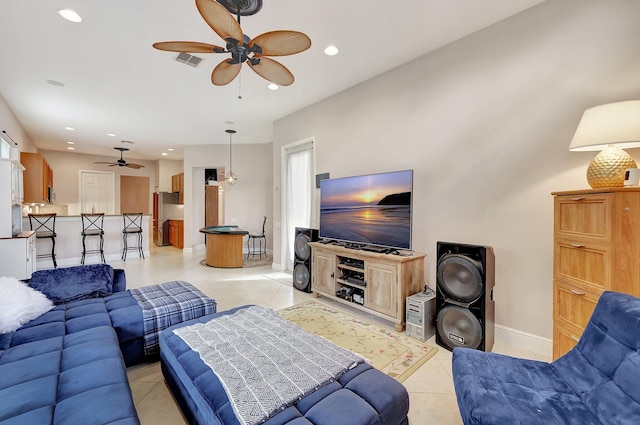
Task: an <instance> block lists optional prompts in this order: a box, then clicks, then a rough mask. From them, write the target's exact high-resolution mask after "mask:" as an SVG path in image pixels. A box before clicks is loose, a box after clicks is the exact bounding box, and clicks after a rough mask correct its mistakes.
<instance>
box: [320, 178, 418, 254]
mask: <svg viewBox="0 0 640 425" xmlns="http://www.w3.org/2000/svg"><path fill="white" fill-rule="evenodd" d="M412 186H413V170H406V171H396V172H391V173H381V174H370V175H365V176H355V177H344V178H338V179H328V180H322V181H321V183H320V237H322V238H325V239H336V240H341V241H349V242H355V243H363V244H371V245H380V246H387V247H394V248H404V249H409V248H410V247H411V194H412Z"/></svg>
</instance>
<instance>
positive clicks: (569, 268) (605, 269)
mask: <svg viewBox="0 0 640 425" xmlns="http://www.w3.org/2000/svg"><path fill="white" fill-rule="evenodd" d="M611 264H612V258H611V248H610V247H609V246H607V245H595V244H586V243H582V242H576V241H567V240H556V242H555V244H554V265H553V277H554V279H556V280H560V281H563V282H566V283H570V284H572V285H576V286H578V287H580V288H581V289H585V290H587V291H592V292H602V291H603V290H605V289H611V285H612V281H613V278H612V274H613V271H612V266H611Z"/></svg>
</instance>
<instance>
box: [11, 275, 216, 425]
mask: <svg viewBox="0 0 640 425" xmlns="http://www.w3.org/2000/svg"><path fill="white" fill-rule="evenodd" d="M98 269H99V270H98ZM89 276H90V277H89ZM62 277H64V279H66V280H62V281H61V280H57V278H62ZM86 278H89V279H97V280H102V282H101V283H100V284H97V282H95V281H92V282H85V285H79V287H81V288H84V289H81V291H80V292H82V291H84V290H85V289H86V288H91V289H90V290H89V291H88V292H89V293H88V294H85V295H82V296H80V297H81V298H84V299H76V300H74V301H70V302H65V301H66V300H57V301H58V305H56V306H55V307H54V308H53V309H51V310H49V311H48V312H46V313H44V314H43V315H41V316H40V317H38V318H37V319H34V320H32V321H30V322H28V323H26V324H24V325H23V326H22V327H21V328H19V329H18V330H16V331H15V332H11V333H5V334H0V424H1V425H10V424H11V425H13V424H34V425H35V424H37V425H44V424H55V425H65V424H69V425H90V424H96V425H98V424H99V425H103V424H114V425H116V424H117V425H127V424H139V420H138V417H137V414H136V410H135V407H134V403H133V399H132V395H131V390H130V388H129V384H128V380H127V373H126V366H127V365H132V364H136V363H138V362H140V361H142V360H144V359H146V358H148V357H146V356H145V352H144V344H145V342H144V326H143V309H142V308H141V306H140V305H139V303H138V301H137V300H136V299H135V298H134V297H133V296H132V294H131V292H130V291H126V290H125V289H126V279H125V275H124V271H122V270H113V269H111V267H110V266H108V265H105V264H100V265H90V266H79V267H72V268H68V269H55V270H47V271H43V272H36V273H34V275H33V277H32V281H31V282H30V283H32V284H33V285H34V286H36V287H40V289H45V291H47V290H48V289H46V287H47V286H50V285H56V284H57V285H62V286H64V285H65V284H68V285H70V286H73V285H74V284H76V283H78V282H82V281H83V280H84V279H86ZM107 280H108V282H107ZM43 285H44V286H43ZM186 285H188V284H186ZM158 286H160V285H154V287H158ZM52 287H53V286H52ZM96 287H101V288H108V290H107V292H111V295H106V296H100V294H99V292H101V291H98V292H96V291H94V289H95V288H96ZM49 289H51V288H49ZM67 289H68V288H67ZM193 289H194V290H195V288H193ZM64 291H66V289H64V290H63V291H62V292H61V291H57V292H56V290H55V289H51V291H50V292H51V293H52V294H53V293H57V295H61V294H62V296H63V297H67V296H70V297H71V298H78V296H79V295H78V293H77V292H78V291H75V293H69V294H66V293H64ZM195 291H196V292H197V293H196V292H194V294H195V295H194V296H195V297H198V298H201V297H203V295H202V294H201V293H199V291H197V290H195ZM52 296H54V295H52ZM96 296H97V297H96ZM86 297H89V298H86ZM204 298H206V297H204ZM206 300H208V301H209V305H210V306H211V305H213V311H215V302H214V301H213V300H211V299H209V298H206ZM196 317H197V316H196ZM156 357H157V353H156Z"/></svg>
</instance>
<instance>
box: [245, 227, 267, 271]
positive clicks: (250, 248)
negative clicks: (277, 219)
mask: <svg viewBox="0 0 640 425" xmlns="http://www.w3.org/2000/svg"><path fill="white" fill-rule="evenodd" d="M265 224H267V216H264V221H263V222H262V232H261V233H249V239H247V260H248V259H249V256H253V255H258V254H259V255H260V259H261V260H262V254H264V256H265V257H266V256H267V235H265V233H264V226H265ZM256 241H258V243H259V247H260V248H259V249H256ZM263 242H264V247H262V243H263Z"/></svg>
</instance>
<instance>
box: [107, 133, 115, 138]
mask: <svg viewBox="0 0 640 425" xmlns="http://www.w3.org/2000/svg"><path fill="white" fill-rule="evenodd" d="M107 136H109V137H116V135H115V134H113V133H107Z"/></svg>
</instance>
